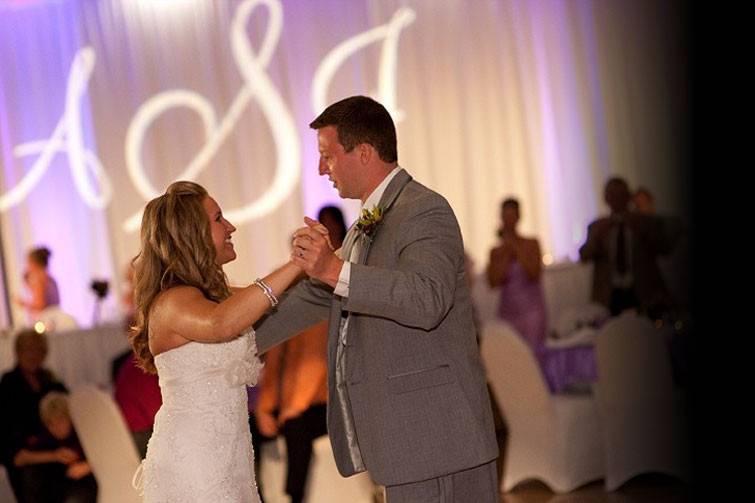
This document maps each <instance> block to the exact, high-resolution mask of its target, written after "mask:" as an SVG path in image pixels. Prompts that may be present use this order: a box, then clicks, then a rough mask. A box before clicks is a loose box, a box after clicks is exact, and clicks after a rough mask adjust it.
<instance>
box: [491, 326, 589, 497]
mask: <svg viewBox="0 0 755 503" xmlns="http://www.w3.org/2000/svg"><path fill="white" fill-rule="evenodd" d="M483 330H484V333H485V335H484V337H483V338H482V357H483V361H484V363H485V367H486V370H487V375H488V380H489V382H490V385H491V388H492V390H493V393H494V394H495V396H496V399H497V401H498V403H499V404H500V406H501V408H502V409H503V410H502V412H503V415H504V418H505V419H506V423H507V425H508V429H509V438H508V443H507V448H506V459H505V462H504V477H503V480H502V481H501V488H502V490H503V491H505V492H508V491H510V490H511V489H512V488H513V487H514V486H516V485H517V484H518V483H519V482H523V481H525V480H528V479H539V480H541V481H542V482H544V483H545V484H547V485H548V486H549V487H550V488H551V489H552V490H553V491H555V492H568V491H571V490H572V489H575V488H577V487H579V486H581V485H583V484H586V483H588V482H591V481H593V480H598V479H601V478H602V477H603V451H602V444H601V435H600V425H599V424H598V415H597V410H596V407H595V404H594V402H593V399H592V397H591V396H569V395H564V396H553V395H551V394H550V393H549V392H548V388H547V386H546V383H545V380H544V379H543V376H542V373H541V371H540V368H539V367H538V364H537V361H536V360H535V356H534V355H533V354H532V352H531V350H530V348H529V346H527V344H526V343H525V342H524V341H523V340H522V338H521V337H520V336H519V335H518V334H517V333H516V332H515V331H514V329H513V328H512V327H511V326H510V325H508V324H506V323H502V322H496V323H489V324H487V325H486V326H485V327H484V329H483Z"/></svg>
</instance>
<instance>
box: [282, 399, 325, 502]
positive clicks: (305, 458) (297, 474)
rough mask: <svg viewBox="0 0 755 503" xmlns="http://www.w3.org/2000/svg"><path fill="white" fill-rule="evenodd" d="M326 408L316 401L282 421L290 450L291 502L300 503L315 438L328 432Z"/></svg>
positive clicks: (289, 480)
mask: <svg viewBox="0 0 755 503" xmlns="http://www.w3.org/2000/svg"><path fill="white" fill-rule="evenodd" d="M326 410H327V407H326V406H325V404H322V405H313V406H312V407H310V408H309V409H307V410H305V411H304V412H303V413H302V415H300V416H299V417H295V418H293V419H289V420H288V421H286V422H285V423H284V424H283V431H282V433H283V438H285V439H286V452H287V474H286V493H287V494H288V495H289V496H291V503H300V502H301V501H302V499H303V498H304V488H305V487H306V485H307V474H308V472H309V462H310V460H311V459H312V442H313V441H314V440H315V439H316V438H317V437H321V436H322V435H325V434H326V433H327V432H328V427H327V412H326Z"/></svg>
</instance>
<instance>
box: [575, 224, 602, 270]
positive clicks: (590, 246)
mask: <svg viewBox="0 0 755 503" xmlns="http://www.w3.org/2000/svg"><path fill="white" fill-rule="evenodd" d="M595 224H596V222H593V223H591V224H590V225H589V226H588V227H587V239H586V240H585V243H584V244H583V245H582V246H580V247H579V258H580V260H581V261H582V262H588V261H590V260H595V259H596V258H599V257H600V256H601V255H602V246H601V243H600V242H599V241H598V237H597V235H596V234H597V232H595Z"/></svg>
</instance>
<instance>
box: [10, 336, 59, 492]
mask: <svg viewBox="0 0 755 503" xmlns="http://www.w3.org/2000/svg"><path fill="white" fill-rule="evenodd" d="M15 352H16V362H17V363H16V367H15V368H14V369H13V370H11V371H9V372H7V373H6V374H5V375H3V377H2V380H0V404H2V413H0V456H2V463H3V464H4V465H5V467H6V469H7V470H8V478H9V479H10V483H11V486H12V487H13V490H14V492H16V494H17V496H16V498H17V499H18V500H19V501H23V500H22V499H21V497H20V496H19V494H20V486H19V483H20V481H19V479H18V475H19V474H18V470H17V469H16V467H15V465H14V464H13V459H14V457H15V456H16V454H17V453H18V451H19V450H21V449H22V448H23V447H24V446H25V445H26V442H27V440H28V439H29V438H31V437H34V436H37V435H39V434H41V433H42V431H43V430H44V427H43V425H42V422H41V420H40V418H39V402H40V400H41V399H42V397H43V396H45V395H46V394H47V393H49V392H50V391H66V387H65V386H64V385H63V383H61V382H60V381H58V380H57V379H56V378H55V376H54V375H53V374H52V372H50V371H49V370H47V369H46V368H44V367H43V366H42V365H43V363H44V361H45V358H46V357H47V339H46V337H45V336H44V335H42V334H38V333H36V332H35V331H34V330H24V331H22V332H20V333H19V334H18V336H17V337H16V341H15Z"/></svg>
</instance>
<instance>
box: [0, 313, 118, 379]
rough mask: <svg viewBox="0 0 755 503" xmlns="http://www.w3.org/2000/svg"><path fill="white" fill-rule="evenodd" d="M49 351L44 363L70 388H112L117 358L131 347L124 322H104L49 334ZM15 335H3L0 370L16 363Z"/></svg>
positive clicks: (0, 348) (7, 369)
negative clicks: (114, 361) (114, 363)
mask: <svg viewBox="0 0 755 503" xmlns="http://www.w3.org/2000/svg"><path fill="white" fill-rule="evenodd" d="M47 343H48V346H49V351H48V353H47V360H46V361H45V363H44V366H45V367H47V368H48V369H50V370H52V371H53V372H54V373H55V375H56V376H57V377H58V379H60V380H61V381H62V382H63V384H65V385H66V386H67V387H68V388H69V389H73V388H76V387H77V386H80V385H81V384H94V385H96V386H99V387H100V388H105V389H109V388H110V387H111V385H112V382H111V381H112V379H111V372H112V371H111V368H112V361H113V358H115V357H116V356H118V355H120V354H121V353H123V352H124V351H126V350H128V349H129V344H128V339H127V338H126V333H125V331H124V330H123V324H122V323H120V322H118V323H112V324H103V325H100V326H98V327H95V328H91V329H76V330H68V331H63V332H53V333H49V334H47ZM14 344H15V334H8V333H3V334H2V335H0V373H5V372H7V371H9V370H11V369H12V368H13V367H14V366H15V365H16V355H15V351H14V349H13V346H14Z"/></svg>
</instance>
